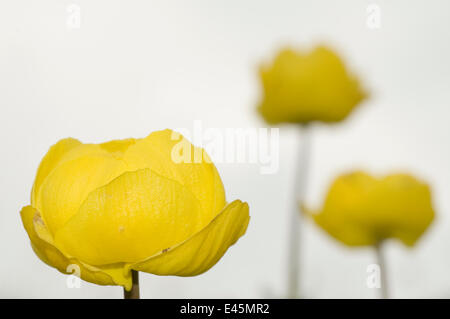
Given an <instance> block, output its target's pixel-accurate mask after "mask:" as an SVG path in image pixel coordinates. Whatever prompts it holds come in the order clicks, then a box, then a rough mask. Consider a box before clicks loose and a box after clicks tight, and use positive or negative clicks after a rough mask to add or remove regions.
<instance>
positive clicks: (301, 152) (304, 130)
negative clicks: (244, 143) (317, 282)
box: [287, 125, 311, 298]
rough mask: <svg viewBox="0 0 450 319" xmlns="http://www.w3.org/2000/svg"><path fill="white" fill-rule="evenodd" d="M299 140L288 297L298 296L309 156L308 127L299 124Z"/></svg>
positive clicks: (289, 253) (291, 229) (290, 245)
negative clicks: (302, 204) (302, 203)
mask: <svg viewBox="0 0 450 319" xmlns="http://www.w3.org/2000/svg"><path fill="white" fill-rule="evenodd" d="M300 135H301V137H300V142H299V144H298V154H297V158H296V162H295V164H296V170H295V171H296V173H295V175H294V194H293V195H294V196H293V198H294V200H293V202H292V207H291V211H292V212H291V216H290V223H289V227H290V229H289V252H288V271H287V275H288V278H287V281H288V283H287V284H288V297H289V298H300V297H301V293H300V251H301V222H302V218H303V217H302V212H300V214H299V206H300V205H299V204H300V203H301V202H302V201H303V200H304V197H305V190H306V179H307V173H308V166H309V158H310V148H311V141H310V136H309V135H310V128H309V127H308V126H307V125H302V126H300Z"/></svg>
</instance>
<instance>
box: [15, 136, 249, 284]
mask: <svg viewBox="0 0 450 319" xmlns="http://www.w3.org/2000/svg"><path fill="white" fill-rule="evenodd" d="M199 154H200V160H198V157H199V156H198V155H199ZM180 156H181V158H183V159H184V161H182V162H179V159H180ZM174 157H175V159H174ZM194 157H197V158H194ZM186 159H188V160H186ZM21 216H22V221H23V224H24V226H25V229H26V231H27V233H28V235H29V237H30V240H31V245H32V247H33V249H34V251H35V252H36V254H37V255H38V256H39V258H41V259H42V260H43V261H44V262H45V263H47V264H48V265H50V266H52V267H55V268H57V269H58V270H59V271H61V272H63V273H67V272H68V269H67V267H68V265H71V264H76V265H78V266H79V267H80V270H81V272H80V275H81V278H82V279H84V280H87V281H90V282H93V283H96V284H101V285H122V286H124V287H125V288H126V289H127V290H130V288H131V285H132V282H131V270H137V271H144V272H148V273H152V274H156V275H177V276H195V275H198V274H201V273H203V272H205V271H207V270H208V269H209V268H211V267H212V266H213V265H214V264H215V263H216V262H217V261H218V260H219V259H220V258H221V257H222V256H223V254H224V253H225V252H226V251H227V249H228V247H229V246H231V245H233V244H234V243H235V242H236V241H237V240H238V238H239V237H241V236H242V235H243V234H244V233H245V231H246V229H247V225H248V222H249V209H248V205H247V203H243V202H241V201H240V200H235V201H233V202H231V203H229V204H227V203H226V201H225V192H224V188H223V185H222V181H221V179H220V176H219V174H218V172H217V170H216V167H215V166H214V164H213V163H211V161H210V159H209V157H208V155H207V154H206V152H204V151H203V150H202V149H201V148H197V147H194V146H193V145H192V144H190V143H189V141H187V140H186V139H184V138H182V136H181V135H179V134H177V133H174V132H172V131H170V130H164V131H158V132H154V133H152V134H150V135H149V136H148V137H146V138H143V139H127V140H118V141H111V142H107V143H103V144H82V143H81V142H79V141H77V140H75V139H72V138H68V139H63V140H61V141H59V142H58V143H57V144H56V145H54V146H52V147H51V148H50V150H49V152H48V153H47V155H46V156H45V157H44V159H43V160H42V162H41V164H40V166H39V169H38V172H37V176H36V180H35V182H34V186H33V189H32V195H31V205H30V206H26V207H24V208H23V209H22V211H21Z"/></svg>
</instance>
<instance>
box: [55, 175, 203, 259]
mask: <svg viewBox="0 0 450 319" xmlns="http://www.w3.org/2000/svg"><path fill="white" fill-rule="evenodd" d="M208 222H209V219H205V217H204V216H203V214H202V211H201V208H200V205H199V202H198V200H197V199H196V198H195V197H194V196H193V195H192V193H191V192H190V191H189V190H188V189H187V188H185V187H183V186H182V185H180V184H179V183H178V182H176V181H173V180H170V179H168V178H165V177H162V176H160V175H158V174H157V173H155V172H154V171H152V170H150V169H148V168H147V169H142V170H138V171H133V172H127V173H124V174H123V175H121V176H119V177H118V178H116V179H115V180H113V181H112V182H111V183H109V184H108V185H105V186H104V187H101V188H99V189H97V190H95V191H93V192H92V193H91V194H89V196H88V197H87V199H86V200H85V202H84V203H83V205H82V206H81V208H80V211H79V212H78V213H77V214H76V215H75V216H74V217H73V218H72V219H71V220H70V221H69V222H68V223H67V224H66V225H65V226H64V227H63V228H61V230H59V231H58V232H57V233H56V235H55V243H56V245H57V247H59V248H60V249H61V250H62V251H64V252H65V253H67V254H68V255H70V256H73V257H76V258H80V259H81V258H82V259H83V261H85V262H87V263H89V264H91V265H103V264H111V263H117V262H127V263H128V262H136V261H139V260H143V259H145V258H147V257H148V256H151V255H154V254H155V253H157V252H158V251H160V250H162V249H164V248H167V247H171V246H173V245H176V244H178V243H180V242H182V241H184V240H186V239H187V238H189V237H190V236H191V235H193V234H194V233H196V232H198V231H199V230H201V229H202V228H203V227H205V226H206V225H207V224H208Z"/></svg>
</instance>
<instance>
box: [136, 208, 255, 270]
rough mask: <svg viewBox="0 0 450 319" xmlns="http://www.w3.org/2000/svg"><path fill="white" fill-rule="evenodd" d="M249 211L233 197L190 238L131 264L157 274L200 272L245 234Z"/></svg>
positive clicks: (206, 268)
mask: <svg viewBox="0 0 450 319" xmlns="http://www.w3.org/2000/svg"><path fill="white" fill-rule="evenodd" d="M248 212H249V208H248V204H247V203H242V202H241V201H240V200H235V201H234V202H232V203H230V204H229V205H227V206H226V207H225V208H224V209H223V211H222V212H221V213H219V214H218V215H217V216H216V217H215V218H214V219H213V221H211V223H210V224H209V225H208V226H207V227H205V228H204V229H202V230H201V231H200V232H198V233H197V234H195V235H194V236H192V237H191V238H190V239H188V240H186V241H185V242H183V243H182V244H180V245H177V246H175V247H170V248H168V249H165V250H163V251H161V252H160V253H159V254H157V255H156V256H153V257H151V258H149V259H147V260H145V261H142V262H139V263H136V264H134V265H131V266H130V267H131V268H132V269H134V270H138V271H144V272H148V273H152V274H156V275H176V276H196V275H199V274H201V273H203V272H205V271H207V270H208V269H210V268H211V267H212V266H214V265H215V264H216V263H217V262H218V261H219V259H220V258H221V257H222V256H223V255H224V254H225V252H226V251H227V249H228V248H229V247H230V246H231V245H233V244H234V243H235V242H236V241H237V240H238V239H239V237H241V236H242V235H244V233H245V231H246V230H247V226H248V222H249V219H250V216H249V213H248Z"/></svg>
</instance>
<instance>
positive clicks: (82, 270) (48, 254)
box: [20, 206, 131, 288]
mask: <svg viewBox="0 0 450 319" xmlns="http://www.w3.org/2000/svg"><path fill="white" fill-rule="evenodd" d="M20 215H21V217H22V223H23V225H24V228H25V230H26V231H27V233H28V236H29V238H30V241H31V246H32V248H33V251H34V252H35V253H36V255H37V256H38V257H39V258H40V259H41V260H42V261H43V262H44V263H46V264H47V265H49V266H51V267H54V268H56V269H58V270H59V271H60V272H62V273H64V274H71V273H72V271H74V270H75V268H74V267H73V266H74V265H75V266H76V267H78V270H79V275H80V277H81V278H82V279H83V280H86V281H89V282H92V283H96V284H98V285H122V286H124V287H128V288H130V287H131V276H130V275H129V274H128V276H126V273H125V272H124V271H123V269H122V267H123V266H122V265H119V266H117V265H116V266H114V265H109V266H104V267H103V268H102V269H99V268H95V267H92V266H89V265H86V264H84V263H82V262H80V261H78V260H76V259H74V258H67V257H66V256H64V254H63V253H61V252H60V251H59V250H58V249H57V248H56V247H55V246H54V245H52V244H51V242H52V240H53V239H52V238H51V235H50V233H49V232H48V230H46V227H45V224H44V222H43V220H42V219H40V214H39V212H38V211H37V210H36V209H34V208H33V207H31V206H26V207H24V208H22V210H21V212H20ZM36 230H38V231H39V233H38V232H37V231H36ZM40 236H44V239H43V238H41V237H40Z"/></svg>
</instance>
